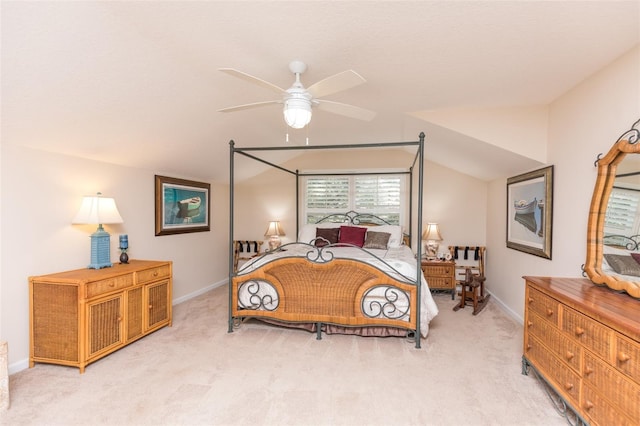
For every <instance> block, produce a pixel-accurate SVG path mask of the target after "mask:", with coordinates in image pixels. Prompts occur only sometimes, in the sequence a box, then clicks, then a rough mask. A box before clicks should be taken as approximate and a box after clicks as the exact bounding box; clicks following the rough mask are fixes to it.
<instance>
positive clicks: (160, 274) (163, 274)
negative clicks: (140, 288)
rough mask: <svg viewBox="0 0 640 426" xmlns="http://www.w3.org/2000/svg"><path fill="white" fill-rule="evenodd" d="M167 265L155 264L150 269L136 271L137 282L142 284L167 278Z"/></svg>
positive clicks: (168, 273)
mask: <svg viewBox="0 0 640 426" xmlns="http://www.w3.org/2000/svg"><path fill="white" fill-rule="evenodd" d="M170 272H171V271H170V268H169V265H162V266H157V267H155V268H151V269H145V270H143V271H138V272H136V274H137V276H138V284H144V283H148V282H151V281H155V280H158V279H161V278H168V277H169V275H170Z"/></svg>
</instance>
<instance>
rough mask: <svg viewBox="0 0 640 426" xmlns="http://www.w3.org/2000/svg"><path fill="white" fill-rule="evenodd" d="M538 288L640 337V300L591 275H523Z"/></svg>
mask: <svg viewBox="0 0 640 426" xmlns="http://www.w3.org/2000/svg"><path fill="white" fill-rule="evenodd" d="M523 278H524V279H525V280H527V282H528V283H529V284H531V285H533V286H534V287H535V288H537V289H538V290H540V291H542V292H544V293H546V294H549V295H551V296H552V297H554V298H556V299H558V300H559V301H560V302H562V303H564V304H566V305H568V306H570V307H572V308H574V309H576V310H578V311H580V312H584V313H586V314H587V315H589V316H591V317H592V318H594V319H596V320H598V321H600V322H602V323H603V324H606V325H608V326H610V327H613V328H614V329H616V330H618V331H619V332H621V333H623V334H625V335H627V336H628V337H630V338H632V339H634V340H636V341H640V300H638V299H634V298H633V297H631V296H629V295H628V294H626V293H618V292H615V291H613V290H611V289H609V288H608V287H601V286H597V285H595V284H593V283H592V282H591V281H590V280H588V279H587V278H553V277H529V276H525V277H523Z"/></svg>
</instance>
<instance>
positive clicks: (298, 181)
mask: <svg viewBox="0 0 640 426" xmlns="http://www.w3.org/2000/svg"><path fill="white" fill-rule="evenodd" d="M299 185H300V170H298V169H296V241H298V234H300V187H299Z"/></svg>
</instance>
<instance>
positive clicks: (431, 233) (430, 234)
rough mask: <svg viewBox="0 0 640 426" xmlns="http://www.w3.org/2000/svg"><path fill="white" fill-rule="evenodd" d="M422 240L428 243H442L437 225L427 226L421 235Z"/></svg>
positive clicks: (430, 224)
mask: <svg viewBox="0 0 640 426" xmlns="http://www.w3.org/2000/svg"><path fill="white" fill-rule="evenodd" d="M422 239H423V240H430V241H442V235H440V229H438V224H437V223H429V224H427V229H425V230H424V232H423V233H422Z"/></svg>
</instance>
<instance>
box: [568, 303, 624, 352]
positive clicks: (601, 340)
mask: <svg viewBox="0 0 640 426" xmlns="http://www.w3.org/2000/svg"><path fill="white" fill-rule="evenodd" d="M562 330H563V331H564V332H566V333H567V335H569V336H571V337H573V338H574V339H577V340H578V341H579V342H580V343H581V344H582V345H584V347H585V348H587V349H590V350H591V351H593V352H595V353H596V354H598V355H600V356H601V357H602V358H604V359H609V356H610V353H611V343H612V341H613V331H612V330H611V329H610V328H607V327H605V326H604V325H602V324H600V323H598V322H596V321H594V320H592V319H591V318H588V317H586V316H584V315H583V314H581V313H578V312H576V311H574V310H573V309H570V308H565V309H564V311H563V314H562Z"/></svg>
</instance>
